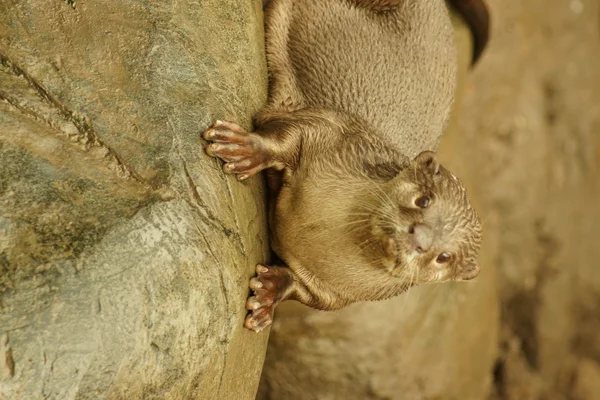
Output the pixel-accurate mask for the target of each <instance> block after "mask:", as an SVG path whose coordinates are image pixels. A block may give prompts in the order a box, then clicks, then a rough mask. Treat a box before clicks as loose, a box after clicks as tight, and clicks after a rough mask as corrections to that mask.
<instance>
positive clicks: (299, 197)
mask: <svg viewBox="0 0 600 400" xmlns="http://www.w3.org/2000/svg"><path fill="white" fill-rule="evenodd" d="M457 2H458V1H457ZM480 15H481V14H480ZM266 43H267V45H266V51H267V60H268V67H269V73H270V75H269V76H270V93H269V102H268V105H267V106H266V107H265V108H264V109H263V110H262V111H261V112H260V113H259V114H258V115H257V116H256V117H255V126H256V131H255V132H246V131H244V130H243V129H242V128H240V127H239V126H237V125H236V124H233V123H230V122H224V121H217V122H216V123H215V124H213V126H212V127H210V128H209V129H208V130H206V131H205V132H204V138H205V139H207V140H209V141H211V142H212V143H211V144H209V145H208V146H207V147H206V152H207V153H208V154H209V155H211V156H214V157H219V158H221V159H222V160H224V161H225V162H226V163H225V165H224V170H225V172H227V173H234V174H237V176H238V178H239V179H240V180H243V179H246V178H248V177H249V176H251V175H254V174H256V173H258V172H260V171H261V170H263V169H266V172H267V179H268V185H269V189H270V210H269V225H270V229H271V246H272V248H273V250H274V252H275V253H276V254H277V256H278V257H279V258H280V259H281V260H282V261H281V263H276V264H275V265H268V266H267V265H258V266H257V267H256V273H257V276H256V277H254V278H252V279H251V281H250V288H251V289H252V290H253V291H254V295H253V296H251V297H249V298H248V301H247V304H246V306H247V308H248V309H249V310H251V313H250V314H249V315H248V317H247V318H246V323H245V326H246V327H247V328H249V329H252V330H254V331H257V332H258V331H260V330H262V329H264V328H265V327H266V326H268V325H269V324H270V323H271V322H272V317H273V310H274V308H275V306H276V305H277V304H278V303H279V302H280V301H283V300H286V299H294V300H298V301H300V302H302V303H304V304H306V305H309V306H311V307H314V308H318V309H323V310H333V309H338V308H341V307H344V306H346V305H348V304H350V303H353V302H357V301H362V300H380V299H386V298H389V297H391V296H395V295H397V294H400V293H402V292H404V291H406V290H407V289H408V288H409V287H410V286H412V285H416V284H420V283H427V282H443V281H449V280H468V279H472V278H474V277H475V276H477V274H478V273H479V267H478V266H477V263H476V256H477V253H478V250H479V246H480V236H481V223H480V220H479V217H478V215H477V213H476V212H475V210H474V209H473V208H472V206H471V204H470V202H469V199H468V198H467V196H466V193H465V190H464V187H463V185H462V183H461V182H460V181H459V180H458V179H457V178H456V177H455V176H454V175H452V174H451V173H450V172H449V171H448V170H447V169H445V168H444V167H442V166H441V165H439V163H438V161H437V160H436V156H435V153H433V152H432V151H433V150H435V149H436V148H437V145H438V140H439V138H440V135H441V134H442V131H443V128H444V126H445V125H446V122H447V120H448V116H449V112H450V107H451V104H452V101H453V92H454V85H455V73H456V62H457V61H456V54H455V47H454V43H453V31H452V25H451V22H450V18H449V14H448V9H447V8H446V6H445V4H444V2H443V0H431V1H418V0H413V1H407V0H329V1H323V0H271V2H270V3H269V5H268V7H267V9H266ZM476 43H477V42H476Z"/></svg>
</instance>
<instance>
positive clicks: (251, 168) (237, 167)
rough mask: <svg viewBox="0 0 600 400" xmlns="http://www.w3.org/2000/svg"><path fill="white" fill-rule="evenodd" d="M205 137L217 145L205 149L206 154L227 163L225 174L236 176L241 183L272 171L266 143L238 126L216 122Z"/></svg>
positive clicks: (212, 144) (205, 133) (224, 168)
mask: <svg viewBox="0 0 600 400" xmlns="http://www.w3.org/2000/svg"><path fill="white" fill-rule="evenodd" d="M202 136H203V137H204V139H206V140H209V141H211V142H213V143H211V144H209V145H207V146H206V147H205V151H206V154H208V155H209V156H211V157H218V158H220V159H221V160H223V161H225V164H224V165H223V170H224V171H225V173H228V174H236V175H237V178H238V179H239V180H244V179H246V178H248V177H250V176H252V175H255V174H257V173H259V172H260V171H262V170H263V169H265V168H269V161H270V158H271V157H270V154H269V152H268V151H267V149H266V148H265V145H264V140H263V139H262V138H261V137H260V135H257V134H255V133H252V132H246V131H245V130H244V129H243V128H242V127H240V126H238V125H237V124H234V123H232V122H226V121H216V122H215V123H214V124H213V125H212V126H211V127H210V128H208V129H207V130H206V131H205V132H204V134H203V135H202Z"/></svg>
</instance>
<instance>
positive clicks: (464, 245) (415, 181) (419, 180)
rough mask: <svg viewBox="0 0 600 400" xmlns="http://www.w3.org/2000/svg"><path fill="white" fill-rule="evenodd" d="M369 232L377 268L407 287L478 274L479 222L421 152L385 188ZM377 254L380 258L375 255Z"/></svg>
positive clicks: (457, 188)
mask: <svg viewBox="0 0 600 400" xmlns="http://www.w3.org/2000/svg"><path fill="white" fill-rule="evenodd" d="M377 197H378V199H379V200H378V201H379V202H380V207H378V209H377V211H376V212H375V213H374V214H373V216H372V218H371V230H372V233H373V234H374V235H375V236H376V238H377V242H378V243H380V244H381V253H383V260H382V264H383V266H384V267H385V268H387V269H388V270H389V272H390V273H391V274H392V275H393V276H395V277H398V278H401V279H403V280H404V281H405V283H407V284H409V285H413V284H419V283H426V282H443V281H449V280H469V279H473V278H475V277H476V276H477V275H478V274H479V266H478V265H477V261H476V258H477V253H478V252H479V247H480V243H481V222H480V220H479V216H478V215H477V213H476V212H475V210H474V209H473V207H472V206H471V202H470V201H469V199H468V197H467V194H466V191H465V188H464V186H463V184H462V182H461V181H460V180H459V179H458V178H457V177H455V176H454V175H453V174H452V173H450V171H448V170H447V169H446V168H444V167H442V166H441V165H440V164H439V163H438V161H437V159H436V156H435V153H433V152H430V151H425V152H422V153H421V154H419V155H418V156H417V157H415V159H414V160H412V162H410V163H409V165H408V166H406V167H405V168H403V169H402V170H400V172H399V173H398V175H396V176H395V177H394V178H393V179H391V180H390V181H388V182H386V184H385V188H384V189H383V192H382V193H380V194H379V195H378V196H377ZM381 253H380V254H381Z"/></svg>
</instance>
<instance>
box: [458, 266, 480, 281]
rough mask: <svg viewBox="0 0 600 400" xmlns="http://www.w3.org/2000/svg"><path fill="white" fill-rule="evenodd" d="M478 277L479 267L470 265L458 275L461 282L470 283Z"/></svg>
mask: <svg viewBox="0 0 600 400" xmlns="http://www.w3.org/2000/svg"><path fill="white" fill-rule="evenodd" d="M477 275H479V265H478V264H471V265H469V266H467V268H465V270H464V271H463V272H462V273H461V274H460V280H461V281H470V280H471V279H474V278H475V277H477Z"/></svg>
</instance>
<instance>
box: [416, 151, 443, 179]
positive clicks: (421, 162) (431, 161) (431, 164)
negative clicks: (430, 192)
mask: <svg viewBox="0 0 600 400" xmlns="http://www.w3.org/2000/svg"><path fill="white" fill-rule="evenodd" d="M415 163H416V164H417V166H418V167H419V168H422V169H423V170H425V171H427V172H429V174H431V175H435V174H437V173H438V172H439V170H440V163H439V162H438V160H437V157H436V155H435V153H434V152H433V151H424V152H422V153H420V154H419V155H418V156H416V157H415Z"/></svg>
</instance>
